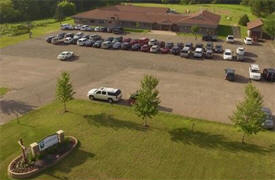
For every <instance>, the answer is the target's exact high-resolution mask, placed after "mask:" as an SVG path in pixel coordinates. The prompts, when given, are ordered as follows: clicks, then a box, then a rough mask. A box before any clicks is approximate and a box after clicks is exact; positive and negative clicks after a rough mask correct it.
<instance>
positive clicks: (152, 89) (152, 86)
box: [134, 75, 160, 127]
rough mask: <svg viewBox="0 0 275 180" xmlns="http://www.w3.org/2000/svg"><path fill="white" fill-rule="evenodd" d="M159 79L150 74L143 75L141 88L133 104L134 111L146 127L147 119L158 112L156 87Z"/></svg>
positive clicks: (158, 101)
mask: <svg viewBox="0 0 275 180" xmlns="http://www.w3.org/2000/svg"><path fill="white" fill-rule="evenodd" d="M158 83H159V81H158V79H156V78H155V77H153V76H151V75H145V76H144V79H143V80H142V81H141V88H140V89H139V90H138V96H137V99H136V102H135V105H134V108H135V111H136V113H137V115H138V116H139V117H141V118H142V120H143V121H144V126H145V127H148V124H147V119H148V118H150V119H151V118H152V117H153V116H155V115H156V114H157V113H158V106H159V103H160V100H159V97H158V94H159V92H158V90H157V89H156V87H157V85H158Z"/></svg>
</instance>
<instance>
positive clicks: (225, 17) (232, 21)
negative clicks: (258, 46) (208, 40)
mask: <svg viewBox="0 0 275 180" xmlns="http://www.w3.org/2000/svg"><path fill="white" fill-rule="evenodd" d="M132 4H133V5H136V6H147V7H168V8H171V9H175V10H176V11H177V12H180V13H186V10H189V11H190V12H197V11H200V10H203V9H206V10H208V11H211V12H214V13H216V14H219V15H221V20H220V25H221V27H219V29H218V35H219V36H221V37H224V36H227V35H228V34H227V33H229V32H231V33H232V31H231V30H230V29H231V26H234V25H238V21H239V18H240V17H241V16H242V15H244V14H247V15H248V17H249V19H250V20H254V19H256V18H257V17H256V16H254V15H253V14H252V13H251V11H250V7H248V6H243V5H232V4H192V5H181V4H153V3H132ZM224 30H225V31H224ZM246 31H247V29H246V27H245V26H241V34H242V37H245V36H246Z"/></svg>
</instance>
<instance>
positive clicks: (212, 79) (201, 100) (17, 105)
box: [0, 34, 275, 123]
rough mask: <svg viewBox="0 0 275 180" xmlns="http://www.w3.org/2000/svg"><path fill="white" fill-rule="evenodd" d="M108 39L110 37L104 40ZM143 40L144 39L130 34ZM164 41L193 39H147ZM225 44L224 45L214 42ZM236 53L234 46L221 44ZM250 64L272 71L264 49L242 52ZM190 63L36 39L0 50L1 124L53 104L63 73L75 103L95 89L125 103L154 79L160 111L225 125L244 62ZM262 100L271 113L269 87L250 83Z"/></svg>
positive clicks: (238, 96) (274, 104)
mask: <svg viewBox="0 0 275 180" xmlns="http://www.w3.org/2000/svg"><path fill="white" fill-rule="evenodd" d="M103 35H104V36H111V34H103ZM127 36H131V37H142V36H145V35H144V34H129V35H127ZM146 36H147V37H150V38H157V39H160V40H164V41H174V42H180V41H183V42H187V41H193V42H195V40H194V38H192V37H178V36H171V35H156V34H146ZM219 43H221V44H224V42H219ZM224 46H226V47H228V48H232V49H236V48H237V47H238V46H239V45H230V44H224ZM246 49H247V51H248V56H249V62H251V63H252V62H256V63H258V64H259V65H260V66H261V67H262V68H264V67H275V61H274V55H275V54H274V52H273V51H272V50H271V49H270V48H268V46H266V45H265V44H261V45H258V46H250V47H246ZM63 50H72V51H74V52H75V53H76V54H77V55H78V56H79V57H78V58H76V60H75V61H73V62H60V61H58V60H56V56H57V54H58V53H60V52H61V51H63ZM218 59H221V56H216V57H215V59H214V60H204V61H200V60H191V59H184V58H181V57H179V56H173V55H160V54H150V53H142V52H132V51H121V50H118V51H116V50H103V49H94V48H86V47H78V46H76V45H69V46H64V45H58V46H55V45H52V44H48V43H46V42H45V41H44V38H43V37H42V38H36V39H32V40H28V41H25V42H22V43H19V44H17V45H14V46H10V47H8V48H4V49H1V59H0V84H1V86H3V87H8V88H10V89H11V91H10V92H9V93H8V94H6V95H5V96H4V97H2V99H1V100H0V111H1V112H0V119H1V123H4V122H6V121H8V120H9V119H12V118H14V117H16V115H20V114H23V113H25V112H28V111H29V110H31V109H33V108H38V107H40V106H42V105H44V104H47V103H50V102H51V101H52V100H54V98H55V85H56V79H57V77H58V76H59V75H60V73H61V72H62V71H68V72H70V73H71V76H72V82H73V85H74V88H75V90H76V92H77V94H76V96H77V97H78V98H83V99H87V97H86V94H87V91H88V90H89V89H91V88H94V87H100V86H110V87H117V88H121V89H122V91H123V96H124V98H128V97H129V95H130V93H131V92H134V91H135V90H136V89H137V88H138V87H139V81H140V80H141V79H142V77H143V75H144V74H153V75H155V76H156V77H158V78H159V80H160V84H159V90H160V96H161V109H162V110H165V111H168V112H173V113H177V114H182V115H185V116H192V117H197V118H204V119H208V120H213V121H218V122H225V123H230V121H229V119H228V116H229V115H231V114H232V111H233V110H234V108H235V104H236V103H237V102H239V101H241V100H242V98H243V96H244V93H243V91H244V87H245V85H246V84H247V82H248V78H247V77H248V65H249V63H247V62H244V63H241V62H230V61H223V60H218ZM227 67H232V68H235V69H236V72H237V73H238V75H239V76H238V80H237V82H228V81H225V80H224V69H225V68H227ZM253 84H255V85H256V86H257V87H258V88H259V89H260V91H261V93H262V94H263V95H264V100H265V106H268V107H270V108H271V109H272V111H273V112H275V93H274V92H275V85H274V83H273V84H271V83H266V82H253Z"/></svg>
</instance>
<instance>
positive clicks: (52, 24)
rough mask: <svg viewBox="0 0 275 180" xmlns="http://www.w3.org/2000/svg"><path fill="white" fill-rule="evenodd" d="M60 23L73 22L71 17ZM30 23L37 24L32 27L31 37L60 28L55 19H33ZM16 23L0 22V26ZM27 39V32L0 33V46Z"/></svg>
mask: <svg viewBox="0 0 275 180" xmlns="http://www.w3.org/2000/svg"><path fill="white" fill-rule="evenodd" d="M62 23H64V24H65V23H70V24H73V20H72V19H71V18H68V19H66V20H65V21H63V22H62ZM32 24H34V25H38V24H43V25H41V26H40V25H38V26H36V27H34V28H33V29H32V38H35V37H40V36H42V35H45V34H49V33H51V32H55V31H58V30H59V29H60V23H59V22H56V21H55V19H44V20H37V21H33V22H32ZM12 25H16V23H11V24H1V25H0V27H1V28H2V27H4V26H12ZM27 39H29V34H28V33H27V34H22V35H17V36H11V35H1V36H0V48H3V47H7V46H10V45H13V44H16V43H19V42H21V41H24V40H27Z"/></svg>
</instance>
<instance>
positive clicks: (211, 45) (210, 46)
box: [205, 42, 214, 50]
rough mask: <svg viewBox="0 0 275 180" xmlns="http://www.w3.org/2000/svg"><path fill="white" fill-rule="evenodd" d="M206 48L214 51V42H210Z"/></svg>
mask: <svg viewBox="0 0 275 180" xmlns="http://www.w3.org/2000/svg"><path fill="white" fill-rule="evenodd" d="M205 48H206V49H210V50H213V48H214V45H213V43H212V42H208V43H207V44H206V47H205Z"/></svg>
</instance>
